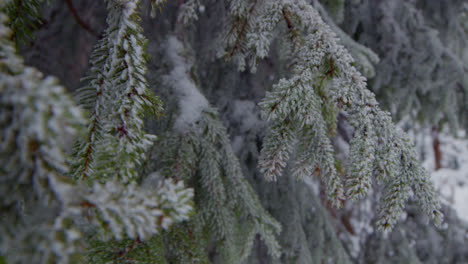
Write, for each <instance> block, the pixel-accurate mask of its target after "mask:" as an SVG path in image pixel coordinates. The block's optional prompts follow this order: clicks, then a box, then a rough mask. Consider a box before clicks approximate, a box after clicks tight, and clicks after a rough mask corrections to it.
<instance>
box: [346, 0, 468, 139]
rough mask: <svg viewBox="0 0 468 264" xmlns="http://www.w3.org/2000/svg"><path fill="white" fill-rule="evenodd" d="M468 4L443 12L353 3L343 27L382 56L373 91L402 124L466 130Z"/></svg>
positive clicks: (407, 5)
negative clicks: (407, 120) (403, 120)
mask: <svg viewBox="0 0 468 264" xmlns="http://www.w3.org/2000/svg"><path fill="white" fill-rule="evenodd" d="M464 4H465V3H464V2H463V1H455V2H452V3H451V4H450V5H449V6H447V8H442V9H441V8H437V7H435V6H434V5H433V4H432V3H429V2H427V3H426V2H424V3H422V2H421V5H419V4H415V3H414V2H408V1H398V0H397V1H390V2H379V3H375V2H374V1H368V0H366V1H363V2H361V3H360V4H350V6H349V9H348V10H349V17H348V18H347V23H346V25H343V26H344V27H345V28H346V29H347V31H348V32H349V33H350V34H355V33H357V32H362V34H359V40H360V41H361V42H362V43H366V45H367V46H369V47H370V48H372V49H373V50H374V51H376V52H377V53H378V54H379V55H380V58H381V61H380V63H379V64H377V65H376V67H375V70H376V72H377V74H376V76H375V78H374V79H373V80H372V82H371V83H370V87H371V88H372V89H373V90H374V91H375V92H376V93H377V94H378V96H379V98H381V99H382V100H381V102H382V103H383V104H384V105H385V107H386V108H387V109H391V111H392V115H394V116H396V117H397V118H398V119H401V118H404V117H406V116H412V117H413V119H414V120H417V121H418V122H419V123H422V124H439V125H441V124H444V123H448V124H449V125H450V126H451V128H452V130H453V131H456V130H457V128H456V127H458V125H459V123H460V124H462V125H466V122H465V120H467V119H466V118H465V117H466V110H465V109H466V107H464V105H466V103H465V102H463V98H466V96H463V94H466V87H467V86H466V85H465V84H463V80H464V79H465V78H466V77H465V76H467V74H466V70H467V69H468V68H467V67H466V60H464V59H463V58H464V56H465V55H464V54H466V48H465V47H466V46H467V45H466V43H467V39H468V38H467V33H468V32H467V31H466V28H465V30H464V29H463V28H464V26H463V24H462V21H463V16H464V15H466V12H465V11H464V8H463V5H464ZM370 10H372V11H371V12H369V11H370ZM370 13H371V14H370ZM464 13H465V14H464ZM364 14H365V15H364ZM380 18H383V19H380ZM375 25H378V27H376V26H375ZM415 47H417V48H415ZM409 54H411V56H409ZM353 55H354V54H353ZM402 62H404V63H402ZM389 89H390V90H391V92H389ZM463 89H465V91H463Z"/></svg>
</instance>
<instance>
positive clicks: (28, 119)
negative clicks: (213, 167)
mask: <svg viewBox="0 0 468 264" xmlns="http://www.w3.org/2000/svg"><path fill="white" fill-rule="evenodd" d="M2 8H3V6H0V11H1V12H0V182H1V184H0V212H1V213H2V225H1V227H0V254H1V255H2V256H4V257H6V259H7V261H8V263H51V262H53V263H70V261H71V260H72V259H73V256H74V255H75V254H77V253H78V252H79V251H80V250H81V248H82V245H81V242H82V240H80V237H81V233H80V231H81V230H80V229H79V227H80V225H77V222H78V221H80V222H81V223H82V222H83V221H85V220H91V222H92V223H95V224H96V223H108V224H110V228H111V231H112V236H114V237H116V238H120V237H121V236H122V234H123V233H125V234H126V235H127V236H129V237H141V238H147V237H149V236H150V235H152V234H156V233H158V231H159V230H160V229H161V228H168V226H170V225H171V224H172V223H174V222H179V221H183V220H186V219H187V218H188V217H189V216H190V214H191V209H192V197H193V191H192V189H185V188H184V186H183V184H182V182H178V183H172V182H171V181H166V182H164V183H163V184H161V185H159V187H158V188H157V190H152V191H151V190H145V189H142V188H141V187H138V186H136V185H135V184H133V185H129V186H128V188H126V186H124V185H122V184H121V183H117V182H109V183H108V184H106V185H101V184H100V183H95V184H94V189H91V190H90V189H89V188H88V187H87V186H86V185H82V184H79V183H74V182H73V181H72V180H71V179H70V178H68V177H65V175H67V174H68V173H70V170H69V168H68V166H67V164H68V162H69V159H70V157H69V155H68V153H69V152H70V150H69V149H68V146H70V145H71V140H73V138H74V137H76V136H79V135H80V134H82V133H81V132H82V130H83V128H84V127H85V125H86V122H85V119H84V118H83V113H82V110H81V109H80V108H79V107H77V106H76V105H75V104H74V102H73V101H72V99H71V97H70V96H68V95H67V94H66V92H65V89H64V88H63V87H62V86H60V85H59V84H58V82H57V80H56V79H55V78H53V77H46V78H44V77H43V75H42V73H40V72H39V71H38V70H36V69H34V68H30V67H25V66H24V65H23V61H22V58H21V57H19V56H18V55H16V49H15V47H14V45H13V43H12V42H11V41H10V36H11V30H10V29H9V28H8V27H7V26H6V22H7V17H6V15H5V14H4V13H3V9H2ZM90 210H91V211H92V210H94V211H97V215H98V216H99V221H97V220H96V218H93V217H91V219H89V214H88V212H89V211H90ZM85 216H88V217H85Z"/></svg>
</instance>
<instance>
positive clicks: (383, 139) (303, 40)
mask: <svg viewBox="0 0 468 264" xmlns="http://www.w3.org/2000/svg"><path fill="white" fill-rule="evenodd" d="M245 2H246V3H248V2H249V1H245ZM266 2H268V1H266ZM261 3H264V2H261ZM232 12H233V14H236V12H238V11H236V10H233V11H232ZM252 14H255V16H254V17H252ZM237 16H238V17H246V19H247V20H248V19H251V20H253V21H254V22H252V23H250V24H251V25H253V26H251V27H249V32H248V33H246V34H245V35H244V39H241V40H239V39H238V41H241V42H242V44H239V45H240V46H242V45H245V46H247V47H248V48H247V49H246V50H245V51H244V53H245V54H252V53H253V54H256V58H257V59H261V58H263V57H265V56H266V55H267V53H268V47H269V46H270V42H271V40H272V37H273V35H272V33H271V32H273V30H274V29H275V28H276V27H278V26H285V28H286V31H285V32H286V36H284V38H287V39H289V41H290V46H288V47H285V49H288V48H289V49H290V51H288V52H285V53H286V54H289V59H290V60H291V62H292V70H291V77H289V78H288V79H281V80H280V81H279V82H278V83H277V84H276V85H274V86H273V89H272V91H269V92H267V94H266V96H265V98H264V99H263V100H262V102H261V103H260V106H261V108H262V117H263V118H264V119H265V120H268V121H270V122H271V125H272V126H271V129H270V130H269V131H268V132H267V135H266V137H265V139H264V144H263V146H264V147H263V149H262V152H261V155H260V162H259V168H260V169H261V171H262V172H263V173H264V174H265V177H266V178H267V179H270V180H274V179H275V178H276V177H278V176H280V175H281V174H282V170H283V169H284V168H285V167H286V165H287V164H288V161H289V159H290V157H292V154H293V153H295V154H296V155H295V161H294V162H293V174H295V175H296V176H298V177H299V178H303V177H305V176H307V175H310V176H311V175H313V174H314V173H315V172H316V171H319V172H320V175H321V178H322V181H323V182H324V184H325V186H326V189H327V194H328V198H329V200H330V201H331V202H332V204H334V205H335V206H340V205H341V203H342V199H344V195H343V194H344V190H345V189H346V190H347V191H346V194H347V196H348V198H350V199H355V198H358V197H363V196H365V195H366V193H367V192H368V190H369V188H371V185H372V182H373V176H374V175H377V181H378V182H379V183H381V184H383V185H384V186H385V190H384V195H383V197H382V199H381V203H380V206H381V212H382V213H381V216H380V217H381V218H380V219H379V220H378V222H377V225H378V226H379V228H382V229H384V230H387V229H391V227H393V225H394V224H395V222H396V220H397V219H398V217H399V215H401V212H402V209H403V208H404V204H405V203H406V202H407V200H408V199H409V197H410V196H411V194H413V195H414V197H415V198H416V199H417V201H418V202H419V203H420V205H421V207H422V208H424V211H425V212H426V213H427V214H428V215H429V216H430V217H431V218H432V219H434V221H435V222H436V224H437V223H440V221H441V218H442V214H441V212H440V211H439V207H440V206H439V203H438V201H437V198H436V193H435V190H434V187H433V186H432V184H431V183H430V182H429V180H428V175H427V173H426V172H425V171H424V170H423V169H422V168H421V166H420V165H419V164H417V159H416V155H415V153H414V151H413V147H412V146H411V144H410V143H409V141H408V138H407V136H406V135H405V134H404V133H402V132H401V131H399V130H398V129H397V128H396V126H395V125H394V124H393V123H392V121H391V118H390V116H389V114H388V113H387V112H384V111H382V110H380V108H379V106H378V103H377V101H376V100H375V97H374V95H373V94H372V93H371V92H370V91H369V90H367V88H366V79H365V78H364V77H363V76H362V75H361V73H359V71H357V70H356V68H355V67H354V66H353V65H354V63H355V62H354V60H353V58H352V57H351V55H350V53H349V52H348V51H347V50H346V49H345V48H344V47H343V46H342V45H340V44H339V40H338V38H337V37H336V34H335V33H334V32H333V30H332V29H331V28H330V27H329V26H328V25H327V24H325V22H324V21H323V20H322V18H321V16H320V14H319V12H317V10H316V9H314V7H313V6H312V5H311V4H310V3H308V2H306V1H304V0H291V1H289V0H284V1H274V3H273V1H272V2H268V3H264V4H258V3H257V5H256V7H255V10H253V11H252V10H249V12H248V13H247V12H245V11H244V14H242V15H237ZM338 33H340V32H338ZM340 35H341V34H340ZM345 43H346V42H345ZM353 45H354V44H353ZM227 47H228V48H229V45H228V46H227ZM356 48H358V49H360V48H359V47H356ZM361 52H365V53H366V52H367V53H368V54H369V55H368V56H370V57H369V58H370V59H371V60H376V59H377V58H374V55H375V54H373V53H371V52H370V51H367V50H364V51H361ZM257 59H255V60H257ZM339 111H344V112H346V113H347V114H348V119H349V121H350V124H351V125H352V126H353V127H354V129H355V131H354V138H353V139H352V141H351V156H350V161H349V164H351V166H350V168H348V169H347V172H346V174H347V175H346V180H345V186H343V183H342V182H343V179H342V175H340V174H339V173H337V170H336V168H335V163H336V161H335V155H334V150H333V148H332V146H331V143H330V139H329V137H330V135H333V134H334V129H335V123H336V120H335V118H336V114H337V113H338V112H339ZM315 153H321V154H320V155H317V154H315ZM317 157H320V159H318V158H317ZM379 175H380V176H379ZM344 187H346V188H344ZM390 212H391V213H390Z"/></svg>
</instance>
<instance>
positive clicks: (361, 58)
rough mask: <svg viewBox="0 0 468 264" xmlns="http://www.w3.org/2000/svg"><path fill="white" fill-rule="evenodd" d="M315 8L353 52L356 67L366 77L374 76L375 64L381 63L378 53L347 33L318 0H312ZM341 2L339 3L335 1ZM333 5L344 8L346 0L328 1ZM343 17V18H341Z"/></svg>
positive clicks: (341, 41)
mask: <svg viewBox="0 0 468 264" xmlns="http://www.w3.org/2000/svg"><path fill="white" fill-rule="evenodd" d="M312 2H313V3H314V6H315V8H316V9H317V11H318V12H319V13H320V15H321V16H322V18H323V20H324V22H325V23H326V24H327V25H328V26H330V28H331V29H332V30H333V32H335V34H336V35H337V36H338V39H339V41H340V43H342V44H343V45H344V46H345V47H346V48H347V49H348V50H349V52H350V53H351V55H352V56H353V58H354V60H355V64H356V67H357V68H358V70H359V71H360V72H361V73H362V74H363V75H364V76H365V77H366V78H372V77H374V76H375V66H374V65H376V64H377V63H379V57H378V55H377V54H376V53H375V52H373V51H372V50H371V49H370V48H368V47H366V46H364V45H361V44H359V43H358V42H356V41H354V40H353V39H352V38H351V37H350V36H349V35H348V34H346V33H345V32H344V31H343V30H342V29H341V28H340V27H338V26H337V25H336V24H335V22H334V21H333V19H332V18H331V17H330V15H329V13H328V12H327V11H326V10H325V8H324V7H323V6H322V5H321V4H320V3H319V1H317V0H313V1H312ZM333 2H339V3H333ZM327 3H328V4H329V5H330V6H331V7H333V6H335V5H338V6H341V7H339V8H343V5H344V2H343V1H342V0H338V1H337V0H333V1H328V2H327ZM341 19H342V18H341Z"/></svg>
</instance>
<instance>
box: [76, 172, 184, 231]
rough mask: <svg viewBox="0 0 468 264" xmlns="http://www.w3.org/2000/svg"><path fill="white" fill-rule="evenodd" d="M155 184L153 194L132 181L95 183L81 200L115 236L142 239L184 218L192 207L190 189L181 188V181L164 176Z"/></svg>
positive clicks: (182, 186)
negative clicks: (162, 180) (126, 182)
mask: <svg viewBox="0 0 468 264" xmlns="http://www.w3.org/2000/svg"><path fill="white" fill-rule="evenodd" d="M155 187H156V190H157V195H155V193H154V190H148V189H145V188H142V187H138V186H136V185H135V184H129V185H127V186H123V185H122V184H121V183H119V182H115V181H109V182H107V183H106V184H105V185H100V184H95V185H94V186H93V191H92V193H91V194H89V195H88V196H86V202H85V203H86V206H89V207H93V208H94V207H95V208H96V213H97V214H98V216H99V219H100V220H101V221H102V223H103V224H104V229H109V230H110V231H111V234H112V236H113V237H115V238H116V239H118V240H120V239H122V238H125V237H128V238H131V239H137V238H138V239H142V240H144V239H148V238H149V237H150V236H151V235H153V234H155V233H157V232H158V230H159V229H161V228H163V229H167V228H168V227H169V226H171V225H172V224H173V223H174V222H181V221H184V220H187V219H188V216H189V215H190V213H191V210H192V206H191V200H192V198H193V190H192V189H185V188H184V185H183V182H182V181H179V182H178V183H174V182H172V181H170V180H166V181H164V182H160V183H159V184H158V185H157V186H155Z"/></svg>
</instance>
